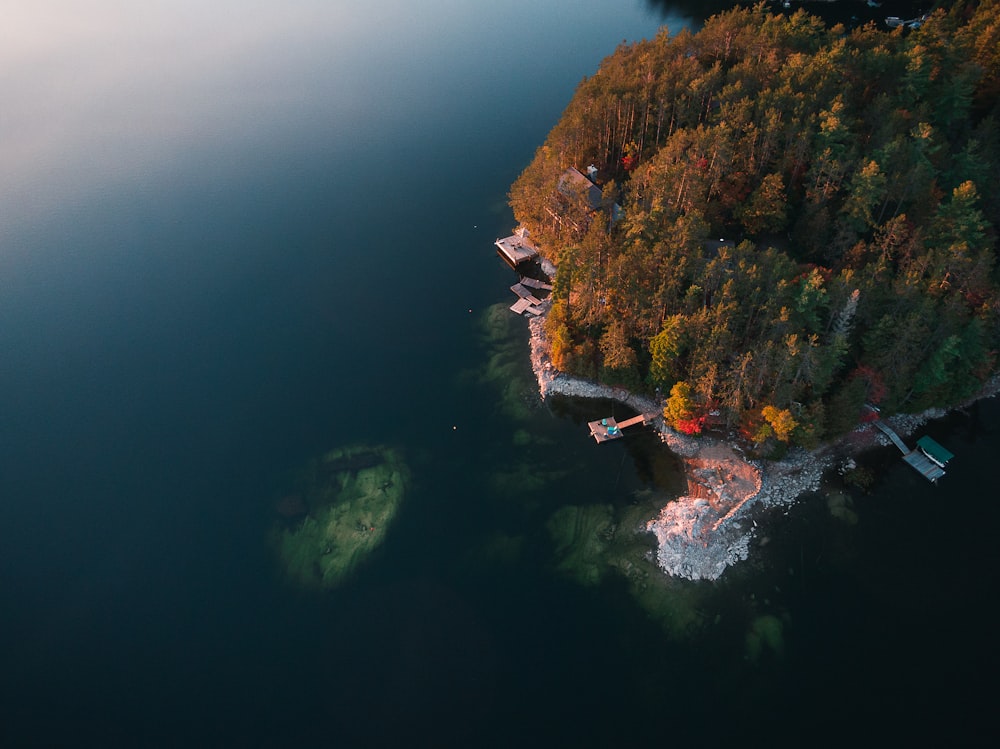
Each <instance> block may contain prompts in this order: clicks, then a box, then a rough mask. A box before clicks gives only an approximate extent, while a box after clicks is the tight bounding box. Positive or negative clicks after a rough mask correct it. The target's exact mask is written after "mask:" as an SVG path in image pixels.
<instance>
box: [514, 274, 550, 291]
mask: <svg viewBox="0 0 1000 749" xmlns="http://www.w3.org/2000/svg"><path fill="white" fill-rule="evenodd" d="M521 285H522V286H527V287H528V288H529V289H535V290H536V291H552V284H550V283H545V281H539V280H538V279H537V278H528V277H527V276H521Z"/></svg>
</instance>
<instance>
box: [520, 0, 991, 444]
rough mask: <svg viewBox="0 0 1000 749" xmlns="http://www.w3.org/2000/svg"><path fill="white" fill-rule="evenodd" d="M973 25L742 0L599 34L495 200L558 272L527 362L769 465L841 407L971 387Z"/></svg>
mask: <svg viewBox="0 0 1000 749" xmlns="http://www.w3.org/2000/svg"><path fill="white" fill-rule="evenodd" d="M998 17H1000V2H997V0H989V1H987V2H981V3H974V2H966V3H958V4H956V5H955V6H954V7H953V8H951V9H950V10H948V11H944V10H937V11H935V12H933V13H932V14H931V15H930V16H929V17H928V18H927V19H926V20H925V21H924V22H923V24H922V25H921V26H920V27H919V28H917V29H904V28H899V29H896V30H894V31H891V32H887V31H884V30H880V29H879V28H876V27H875V26H874V25H867V26H864V27H862V28H858V29H855V30H852V31H848V30H846V29H845V28H843V27H842V26H833V27H827V26H826V25H825V24H824V23H823V22H822V21H820V20H819V19H817V18H815V17H814V16H811V15H809V14H807V13H806V12H804V11H798V12H796V13H794V14H792V15H781V14H773V13H772V12H771V11H770V10H768V9H767V8H766V7H765V6H764V5H763V4H760V5H757V6H755V7H753V8H736V9H733V10H730V11H727V12H725V13H722V14H720V15H717V16H714V17H713V18H711V19H709V21H707V22H706V24H705V26H704V28H703V29H702V30H701V31H699V32H698V33H695V34H692V33H689V32H687V31H681V32H680V33H677V34H674V35H671V34H670V33H669V32H668V30H666V29H664V30H663V31H662V32H661V33H660V34H659V35H658V36H657V37H656V38H655V39H652V40H649V41H642V42H639V43H635V44H623V45H621V46H620V47H619V48H618V49H617V50H616V51H615V52H614V54H612V55H611V56H610V57H608V58H607V59H605V60H604V61H603V62H602V63H601V65H600V68H599V69H598V71H597V72H596V73H595V74H594V75H593V76H592V77H590V78H587V79H585V80H584V81H583V82H582V83H581V84H580V86H579V87H578V89H577V91H576V94H575V95H574V97H573V99H572V101H571V102H570V103H569V105H568V107H567V108H566V110H565V112H564V114H563V116H562V118H561V120H560V121H559V123H558V124H557V125H556V126H555V127H554V128H553V130H552V131H551V133H550V134H549V136H548V137H547V139H546V141H545V143H544V145H542V146H541V147H540V148H539V149H538V151H537V153H536V154H535V157H534V159H533V161H532V162H531V163H530V165H529V166H528V167H527V168H526V169H525V171H524V172H523V174H522V175H521V176H520V177H519V178H518V180H517V181H516V182H515V184H514V185H513V186H512V188H511V191H510V202H511V206H512V208H513V210H514V214H515V218H516V219H517V221H518V222H519V224H521V225H522V226H524V227H526V228H527V229H528V231H529V232H530V235H531V237H532V240H533V242H534V243H535V244H536V245H537V246H538V248H539V250H540V251H541V253H542V255H543V256H544V257H545V258H546V259H547V260H549V261H551V262H552V263H553V264H554V265H555V266H556V267H557V272H556V274H555V278H554V280H553V286H554V288H553V292H552V297H551V298H552V302H551V308H550V309H549V312H548V314H547V317H546V320H545V326H546V332H547V337H548V339H549V342H550V344H551V352H550V353H551V359H552V363H553V364H554V365H555V366H556V368H558V369H559V370H560V371H564V372H567V373H572V374H576V375H579V376H581V377H585V378H588V379H593V380H598V381H601V382H604V383H607V384H612V385H619V386H623V387H625V388H627V389H629V390H631V391H633V392H639V393H646V394H648V395H651V396H652V395H654V394H657V393H658V394H660V395H661V397H662V399H663V400H664V401H665V408H664V417H665V418H666V420H667V422H668V423H669V424H670V425H671V426H672V427H674V428H675V429H676V430H678V431H680V432H684V433H688V434H697V433H700V432H702V431H705V430H708V429H710V428H712V427H718V428H725V429H727V430H735V431H737V432H738V433H739V434H741V435H742V436H743V437H744V438H745V439H746V440H747V442H748V443H749V444H752V445H754V446H756V448H757V449H758V450H759V451H760V454H771V455H775V454H780V453H781V452H782V451H783V450H785V449H787V447H788V446H790V445H799V446H803V447H806V448H812V447H815V446H816V445H818V444H819V443H820V442H822V441H824V440H828V439H831V438H833V437H836V436H838V435H841V434H843V433H845V432H847V431H849V430H851V429H852V428H853V427H855V426H856V425H857V424H858V422H859V420H860V418H861V415H862V412H863V410H864V406H865V404H866V403H871V404H877V405H878V406H880V407H881V409H882V410H883V412H884V413H898V412H908V413H912V412H917V411H921V410H924V409H927V408H929V407H948V406H952V405H954V404H956V403H959V402H962V401H963V400H965V399H968V398H969V397H971V396H973V395H974V394H976V393H977V392H979V391H980V389H981V388H982V386H983V384H984V383H985V382H986V381H987V380H988V379H989V378H990V377H991V375H992V374H993V373H994V372H995V371H996V366H997V362H996V352H997V347H998V343H1000V325H998V321H1000V317H998V312H1000V294H998V290H1000V289H998V281H1000V278H998V270H997V266H996V262H995V253H996V232H995V227H997V226H998V225H1000V195H998V193H997V191H996V189H995V186H994V181H995V169H996V166H995V165H997V164H1000V22H998V20H997V19H998ZM589 166H592V167H594V168H592V169H590V170H589V173H590V175H591V179H592V180H593V184H589V183H586V182H584V183H583V186H581V183H580V182H579V180H577V179H568V178H567V173H568V172H567V170H570V169H576V170H579V171H580V172H584V171H587V170H588V167H589ZM595 190H596V192H595Z"/></svg>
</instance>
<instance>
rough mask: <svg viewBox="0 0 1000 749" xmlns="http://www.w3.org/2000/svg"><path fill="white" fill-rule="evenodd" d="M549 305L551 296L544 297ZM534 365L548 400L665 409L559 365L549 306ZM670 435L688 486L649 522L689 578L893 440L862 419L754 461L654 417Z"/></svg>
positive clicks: (533, 325) (536, 324)
mask: <svg viewBox="0 0 1000 749" xmlns="http://www.w3.org/2000/svg"><path fill="white" fill-rule="evenodd" d="M543 310H545V311H547V310H548V303H547V302H546V303H545V304H544V305H543ZM528 325H529V330H530V333H531V335H530V347H531V365H532V369H533V370H534V372H535V376H536V378H537V379H538V389H539V393H540V395H541V397H542V399H543V400H544V399H545V398H547V397H548V396H549V395H551V394H553V393H555V394H559V395H567V396H576V397H581V398H607V399H611V400H616V401H618V402H620V403H623V404H625V405H627V406H628V407H629V408H631V409H633V410H635V411H637V412H639V413H651V412H656V413H660V412H661V411H662V403H658V402H657V401H655V400H653V399H651V398H647V397H643V396H639V395H636V394H634V393H631V392H628V391H626V390H624V389H622V388H613V387H609V386H606V385H601V384H599V383H596V382H592V381H589V380H584V379H581V378H578V377H573V376H570V375H567V374H565V373H563V372H560V371H559V370H557V369H556V368H555V367H554V366H553V365H552V361H551V359H550V358H549V344H548V340H547V338H546V335H545V317H544V314H543V315H542V316H539V317H535V318H531V319H530V320H529V323H528ZM998 389H1000V378H994V380H992V381H991V382H990V383H989V385H988V387H987V388H985V389H984V391H983V392H982V393H980V394H979V395H978V396H977V397H976V398H975V399H973V400H978V399H979V398H982V397H989V396H992V395H995V394H996V393H997V391H998ZM945 413H946V412H945V411H943V410H940V409H931V410H929V411H926V412H924V413H922V414H917V415H898V416H893V417H890V418H888V419H886V421H887V422H888V423H889V424H890V425H891V426H892V427H893V428H894V429H895V430H896V431H897V432H898V433H899V434H900V435H901V436H907V435H909V434H911V433H912V432H913V431H914V430H915V429H916V428H918V427H919V426H921V425H922V424H924V423H926V422H927V421H930V420H931V419H936V418H940V417H941V416H944V415H945ZM653 425H654V426H655V428H656V429H657V430H658V431H659V433H660V436H661V438H662V440H663V442H664V443H665V444H666V445H667V447H668V448H669V449H670V450H671V451H672V452H673V453H675V454H676V455H678V456H680V457H681V458H682V460H683V462H684V469H685V474H686V477H687V482H688V491H687V493H686V494H685V496H682V497H678V498H677V499H676V500H673V501H671V502H669V503H668V504H667V505H666V506H665V507H663V509H662V510H660V512H659V514H658V515H657V516H656V517H654V518H653V519H651V520H650V521H649V522H648V523H647V525H646V529H647V530H648V531H649V532H651V533H653V534H654V535H655V536H656V538H657V541H658V547H657V552H656V560H657V563H658V565H659V566H660V568H661V569H662V570H663V571H664V572H666V573H667V574H669V575H673V576H675V577H682V578H686V579H689V580H715V579H718V578H719V577H720V576H721V575H722V574H723V572H725V570H726V568H728V567H729V566H730V565H733V564H736V563H737V562H740V561H743V560H745V559H747V557H748V555H749V553H750V545H751V542H752V541H753V538H754V534H755V531H756V528H757V525H756V522H755V521H754V520H753V519H752V518H751V513H752V512H753V511H755V510H759V509H768V508H778V507H787V506H788V505H791V504H792V503H794V502H795V501H796V500H797V499H798V498H799V497H801V496H802V495H803V494H806V493H807V492H813V491H816V490H818V489H819V488H820V482H821V480H822V478H823V474H824V473H825V472H826V471H827V470H828V469H829V468H831V467H833V464H834V462H835V460H836V459H837V456H840V457H841V458H842V457H843V456H844V455H845V454H847V455H850V454H857V453H859V452H861V451H862V450H866V449H869V448H872V447H875V446H878V445H885V444H888V440H887V439H886V438H885V436H884V435H882V433H881V432H879V431H878V430H876V429H874V428H872V427H871V426H870V425H865V426H862V427H859V428H858V429H857V430H855V431H854V432H852V433H851V434H850V435H847V436H846V437H845V438H843V439H842V440H840V441H838V442H837V443H836V444H833V445H824V446H822V447H820V448H818V449H816V450H813V451H811V452H810V451H806V450H803V449H801V448H797V449H793V450H790V451H789V453H788V454H787V455H786V456H785V457H784V458H783V459H781V460H778V461H754V460H749V459H747V458H746V457H744V456H743V455H742V454H741V452H740V448H739V446H738V445H736V444H731V443H727V442H724V441H721V440H718V439H715V438H710V437H688V436H685V435H682V434H679V433H678V432H676V431H674V430H673V429H671V428H670V427H668V426H667V425H666V422H665V421H664V420H663V418H662V417H660V418H658V419H656V420H655V421H654V424H653Z"/></svg>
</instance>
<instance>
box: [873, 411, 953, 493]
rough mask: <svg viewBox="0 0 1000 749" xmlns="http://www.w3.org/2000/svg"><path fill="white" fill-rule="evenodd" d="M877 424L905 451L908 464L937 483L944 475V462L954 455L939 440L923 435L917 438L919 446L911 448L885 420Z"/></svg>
mask: <svg viewBox="0 0 1000 749" xmlns="http://www.w3.org/2000/svg"><path fill="white" fill-rule="evenodd" d="M875 426H876V427H878V428H879V430H880V431H881V432H882V433H883V434H885V435H886V436H887V437H888V438H889V439H890V440H891V441H892V444H894V445H895V446H896V447H898V448H899V451H900V452H901V453H903V460H905V461H906V463H907V464H908V465H911V466H913V468H914V469H915V470H916V471H917V472H918V473H919V474H920V475H921V476H923V477H924V478H925V479H927V480H928V481H930V482H932V483H937V480H938V479H939V478H941V477H942V476H944V474H945V470H944V463H947V462H948V461H949V460H951V458H953V457H954V456H953V455H952V454H951V453H950V452H948V451H947V450H945V449H944V448H943V447H941V445H939V444H938V443H937V442H935V441H934V440H932V439H931V438H930V437H921V438H920V439H919V440H917V447H916V448H915V449H913V450H911V449H910V448H909V447H907V445H906V443H905V442H903V440H902V439H900V437H899V435H898V434H896V432H895V431H893V429H892V427H890V426H889V425H888V424H886V423H885V422H884V421H882V420H881V419H879V420H876V421H875Z"/></svg>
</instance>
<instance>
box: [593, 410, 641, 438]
mask: <svg viewBox="0 0 1000 749" xmlns="http://www.w3.org/2000/svg"><path fill="white" fill-rule="evenodd" d="M657 415H658V414H656V413H648V414H639V415H638V416H633V417H632V418H631V419H625V421H615V419H614V417H611V416H609V417H608V418H606V419H598V420H597V421H591V422H588V423H587V426H588V427H589V428H590V436H591V437H593V438H594V440H595V441H596V442H597V444H600V443H602V442H608V441H610V440H616V439H618V438H619V437H621V436H622V430H623V429H627V428H628V427H630V426H634V425H636V424H647V423H649V422H650V421H652V420H653V419H654V418H656V416H657Z"/></svg>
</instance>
